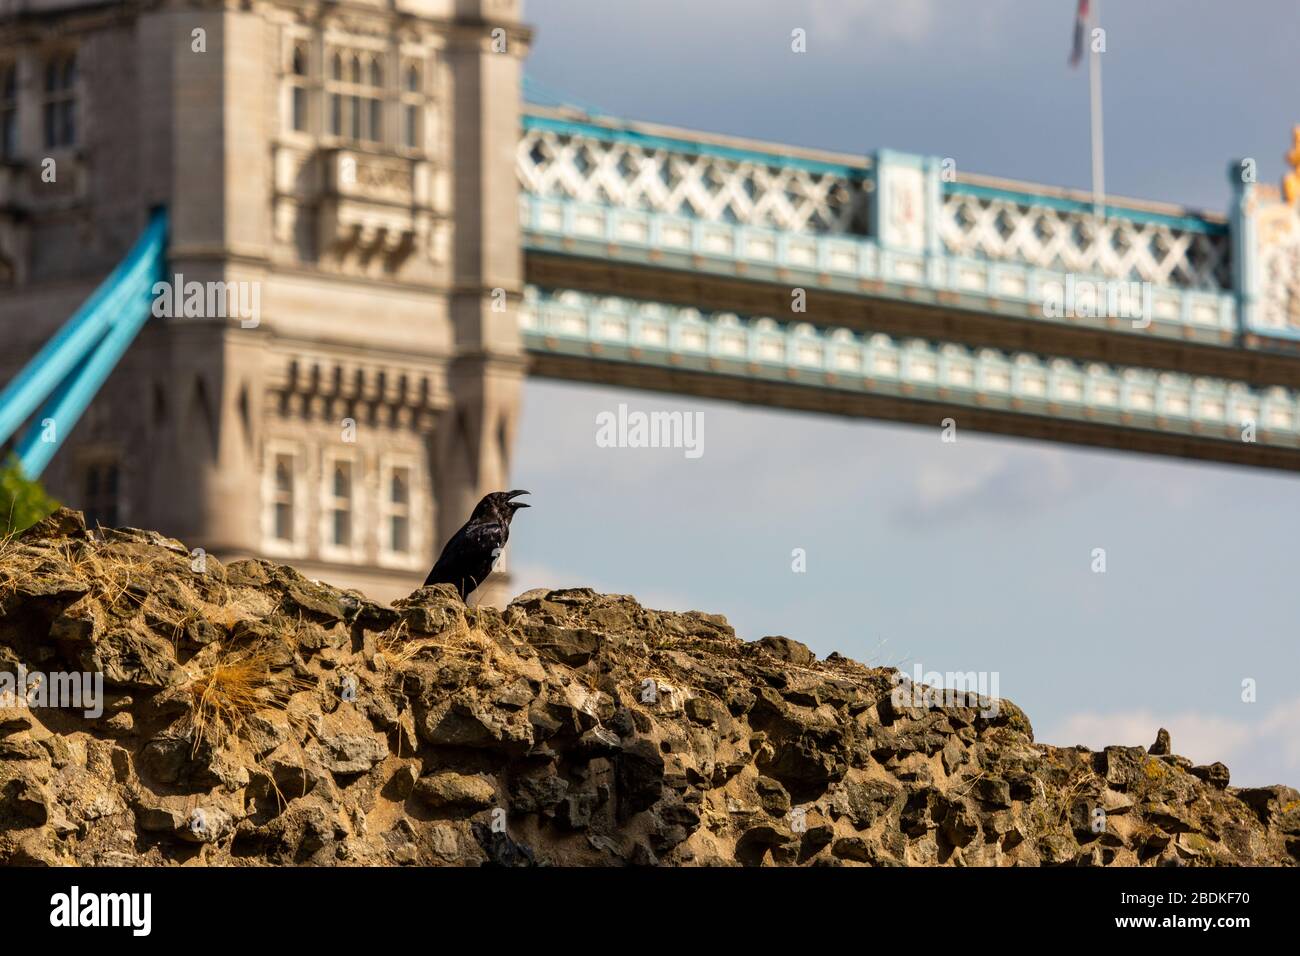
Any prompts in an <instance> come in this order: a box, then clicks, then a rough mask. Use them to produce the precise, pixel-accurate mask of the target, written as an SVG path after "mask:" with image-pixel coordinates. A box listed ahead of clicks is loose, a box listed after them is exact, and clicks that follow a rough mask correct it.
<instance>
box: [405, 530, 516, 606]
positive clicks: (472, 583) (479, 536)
mask: <svg viewBox="0 0 1300 956" xmlns="http://www.w3.org/2000/svg"><path fill="white" fill-rule="evenodd" d="M509 534H510V532H509V529H508V528H507V527H506V526H505V525H504V524H502V523H500V522H497V521H483V522H471V523H469V524H467V525H465V527H463V528H461V529H460V530H459V531H457V532H456V533H455V534H454V535H452V538H451V540H450V541H448V542H447V546H446V547H445V548H443V549H442V554H441V555H439V556H438V561H437V563H436V564H434V566H433V570H432V571H430V572H429V577H428V579H427V580H425V582H424V583H425V585H430V584H454V585H455V586H456V587H457V588H458V589H459V590H460V592H461V597H462V598H464V597H466V596H467V595H468V594H469V593H470V592H471V591H473V590H474V589H475V588H476V587H478V586H479V585H480V584H481V583H482V582H483V580H484V579H485V578H486V577H487V576H488V575H489V574H491V573H492V565H493V564H495V563H496V559H497V557H498V556H499V555H500V553H501V549H502V548H504V547H505V544H506V539H507V538H508V537H509Z"/></svg>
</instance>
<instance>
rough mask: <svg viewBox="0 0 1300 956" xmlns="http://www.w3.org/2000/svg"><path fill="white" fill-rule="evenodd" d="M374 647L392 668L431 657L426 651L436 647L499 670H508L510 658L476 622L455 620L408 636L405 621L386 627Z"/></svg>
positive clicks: (438, 649)
mask: <svg viewBox="0 0 1300 956" xmlns="http://www.w3.org/2000/svg"><path fill="white" fill-rule="evenodd" d="M375 646H376V651H377V653H378V654H379V655H382V656H383V659H384V662H385V663H386V664H388V666H389V667H390V668H392V669H393V670H394V671H401V670H403V669H405V668H406V667H407V666H408V665H410V663H411V662H412V661H415V660H418V659H420V658H422V657H431V656H433V655H429V654H426V653H425V652H426V651H439V652H441V653H443V654H453V655H456V656H459V657H470V658H477V659H478V660H479V661H480V662H481V663H484V664H491V665H492V666H493V667H496V668H497V669H499V670H509V669H510V668H509V659H508V658H507V657H506V655H505V654H503V653H502V652H501V648H500V647H498V646H497V643H496V641H494V640H492V638H491V637H490V636H489V635H488V634H487V632H486V631H484V630H483V629H482V628H480V627H478V626H477V625H473V624H467V623H466V622H464V621H460V622H458V623H457V624H456V625H455V626H453V627H449V628H447V629H446V630H443V631H440V632H439V633H437V634H433V635H430V636H428V637H411V635H410V633H409V630H408V629H407V626H406V622H405V621H401V622H399V623H398V624H397V625H396V626H395V627H392V628H389V629H388V630H387V631H385V632H384V633H383V634H380V635H379V638H378V639H377V640H376V642H375Z"/></svg>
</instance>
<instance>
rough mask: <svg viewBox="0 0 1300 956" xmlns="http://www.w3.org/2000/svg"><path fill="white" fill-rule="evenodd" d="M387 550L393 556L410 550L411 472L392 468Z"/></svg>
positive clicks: (401, 468) (405, 469)
mask: <svg viewBox="0 0 1300 956" xmlns="http://www.w3.org/2000/svg"><path fill="white" fill-rule="evenodd" d="M386 504H387V506H388V549H389V550H390V551H392V552H393V553H394V554H409V553H410V550H411V470H410V469H409V468H406V467H398V468H394V469H393V470H392V472H391V474H390V476H389V481H388V501H387V502H386Z"/></svg>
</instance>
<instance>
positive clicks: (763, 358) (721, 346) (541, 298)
mask: <svg viewBox="0 0 1300 956" xmlns="http://www.w3.org/2000/svg"><path fill="white" fill-rule="evenodd" d="M520 324H521V327H522V330H523V332H524V338H525V343H526V345H527V347H528V348H529V350H531V351H535V352H556V353H573V352H574V351H575V350H576V351H578V352H579V353H580V354H599V356H600V357H601V358H604V359H619V358H622V359H624V360H627V361H634V362H642V363H646V364H672V365H676V366H678V367H693V366H692V365H691V362H692V361H693V360H694V361H696V362H697V365H696V366H694V367H698V368H699V369H700V370H703V371H714V372H719V373H721V374H728V375H736V374H743V375H754V376H759V377H772V378H778V379H782V380H787V381H788V380H791V378H792V375H793V376H794V378H795V379H796V380H798V377H799V376H809V377H810V378H811V379H813V380H815V384H817V385H818V386H819V387H824V388H835V389H847V390H851V391H866V392H881V393H885V394H898V393H899V390H900V389H903V390H904V391H905V393H906V394H907V395H908V396H909V397H912V398H917V399H922V400H924V399H927V398H929V399H933V400H943V401H947V402H958V403H967V404H972V405H978V406H979V407H981V408H996V407H1005V408H1008V409H1011V410H1015V411H1023V412H1025V413H1027V414H1038V415H1042V414H1049V415H1052V416H1057V417H1062V418H1073V419H1076V420H1085V421H1108V420H1109V421H1113V422H1115V423H1116V424H1119V423H1122V424H1123V425H1124V427H1130V428H1146V429H1149V430H1155V431H1161V432H1169V431H1184V432H1195V433H1197V434H1200V435H1205V436H1208V437H1220V438H1222V439H1223V440H1224V441H1240V440H1241V435H1242V428H1243V424H1244V423H1246V422H1254V423H1256V424H1257V429H1258V432H1257V440H1258V441H1259V442H1260V443H1263V444H1271V445H1279V446H1286V447H1300V393H1297V392H1295V391H1291V390H1288V389H1285V388H1280V387H1270V388H1255V387H1252V386H1250V385H1247V384H1245V383H1242V382H1234V381H1228V380H1225V379H1218V378H1207V377H1193V376H1187V375H1181V374H1178V373H1173V372H1160V371H1156V370H1152V369H1144V368H1137V367H1128V366H1114V365H1106V364H1102V363H1095V362H1092V363H1079V362H1074V361H1070V360H1067V359H1063V358H1043V357H1041V356H1038V355H1033V354H1029V353H1015V354H1008V353H1005V352H1001V351H998V350H996V349H987V348H983V349H976V348H968V347H965V346H961V345H956V344H952V343H947V344H941V345H940V344H935V343H932V342H927V341H923V340H920V339H906V340H900V339H897V338H894V337H891V336H888V335H884V334H872V335H865V336H864V335H859V334H857V333H855V332H853V331H852V330H850V329H843V328H841V329H818V328H816V327H815V326H813V325H811V324H809V323H797V324H792V325H789V324H782V323H778V322H776V321H775V320H773V319H770V318H755V319H743V318H741V317H740V316H737V315H734V314H731V313H711V314H704V313H701V312H699V311H697V310H695V309H689V308H681V307H677V306H670V305H663V304H659V303H653V302H640V301H635V300H630V299H623V298H616V297H598V296H592V295H588V294H585V293H580V292H574V291H561V292H550V291H546V290H541V289H538V288H536V287H531V286H530V287H529V288H528V289H527V290H526V293H525V297H524V302H523V306H522V309H521V315H520Z"/></svg>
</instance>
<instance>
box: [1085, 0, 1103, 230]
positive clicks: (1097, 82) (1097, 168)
mask: <svg viewBox="0 0 1300 956" xmlns="http://www.w3.org/2000/svg"><path fill="white" fill-rule="evenodd" d="M1100 7H1101V3H1100V2H1099V0H1092V24H1093V26H1094V27H1095V26H1097V25H1098V24H1099V23H1100V22H1101V9H1100ZM1088 47H1089V50H1090V51H1091V52H1090V53H1089V58H1088V81H1089V82H1088V87H1089V99H1090V100H1091V106H1092V206H1093V214H1094V215H1095V216H1096V217H1097V218H1098V219H1105V218H1106V159H1105V147H1104V145H1103V143H1102V118H1101V53H1100V52H1099V51H1098V49H1097V44H1096V43H1091V42H1090V43H1089V44H1088Z"/></svg>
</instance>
